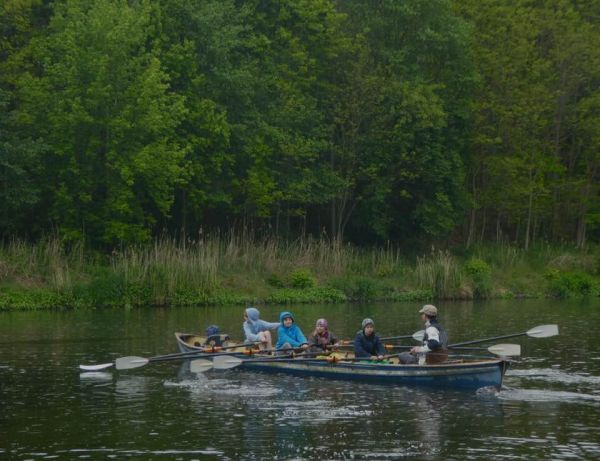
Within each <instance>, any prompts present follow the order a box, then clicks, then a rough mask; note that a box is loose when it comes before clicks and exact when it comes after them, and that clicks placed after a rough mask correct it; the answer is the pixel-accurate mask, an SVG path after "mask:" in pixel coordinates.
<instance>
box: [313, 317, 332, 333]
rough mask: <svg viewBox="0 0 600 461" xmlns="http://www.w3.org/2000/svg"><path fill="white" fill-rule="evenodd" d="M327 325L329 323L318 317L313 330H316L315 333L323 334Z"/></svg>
mask: <svg viewBox="0 0 600 461" xmlns="http://www.w3.org/2000/svg"><path fill="white" fill-rule="evenodd" d="M328 327H329V324H328V323H327V320H325V319H319V320H317V323H316V325H315V331H316V332H317V334H323V333H325V332H326V331H327V328H328Z"/></svg>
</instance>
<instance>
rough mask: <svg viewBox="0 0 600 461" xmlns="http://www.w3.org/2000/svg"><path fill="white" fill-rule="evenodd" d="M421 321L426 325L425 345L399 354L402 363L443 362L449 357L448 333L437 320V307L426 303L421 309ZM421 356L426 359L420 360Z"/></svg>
mask: <svg viewBox="0 0 600 461" xmlns="http://www.w3.org/2000/svg"><path fill="white" fill-rule="evenodd" d="M419 314H421V321H422V322H423V324H424V326H425V335H424V336H423V345H422V346H417V347H413V348H412V349H411V350H410V352H403V353H402V354H400V355H399V356H398V359H399V360H400V363H403V364H414V363H421V362H423V363H427V364H428V365H431V364H435V363H443V362H445V361H446V360H447V359H448V349H447V348H448V334H447V333H446V330H444V327H442V325H440V323H439V322H438V320H437V316H438V310H437V307H435V306H433V305H431V304H426V305H425V306H423V307H422V309H421V310H420V311H419ZM421 357H423V358H424V360H419V359H420V358H421Z"/></svg>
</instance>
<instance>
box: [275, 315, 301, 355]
mask: <svg viewBox="0 0 600 461" xmlns="http://www.w3.org/2000/svg"><path fill="white" fill-rule="evenodd" d="M285 317H292V320H294V316H293V315H292V314H291V313H290V312H282V313H281V314H279V321H280V322H281V325H279V328H278V329H277V344H276V345H275V349H281V348H282V347H283V345H284V344H286V343H288V344H289V345H290V346H292V347H300V346H302V344H307V343H308V341H307V340H306V338H305V337H304V335H303V334H302V330H300V328H299V327H298V325H296V322H294V323H292V326H291V327H284V326H283V319H284V318H285Z"/></svg>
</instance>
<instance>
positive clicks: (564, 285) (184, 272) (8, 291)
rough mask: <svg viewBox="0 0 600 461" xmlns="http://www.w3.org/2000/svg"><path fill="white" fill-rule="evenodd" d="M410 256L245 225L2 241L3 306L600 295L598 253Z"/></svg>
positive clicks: (480, 250) (481, 250)
mask: <svg viewBox="0 0 600 461" xmlns="http://www.w3.org/2000/svg"><path fill="white" fill-rule="evenodd" d="M458 250H460V251H455V252H451V251H448V250H432V251H431V252H429V253H428V254H425V255H421V256H416V257H414V258H413V259H411V258H410V257H409V256H408V255H405V254H402V253H401V252H400V251H399V250H398V249H397V248H393V247H391V246H388V247H385V248H357V247H355V246H353V245H349V244H340V243H336V242H333V243H332V242H330V241H328V240H325V239H321V240H315V239H306V240H296V241H284V240H277V239H275V238H267V239H264V240H256V239H251V238H248V237H244V236H243V235H242V236H240V235H235V234H230V235H228V236H226V237H219V236H212V237H205V238H202V239H200V240H195V241H194V240H186V241H185V242H177V241H175V240H172V239H161V240H157V241H156V242H155V243H154V244H153V245H149V246H144V247H130V248H125V249H122V250H121V251H114V252H112V253H110V254H98V253H95V252H88V251H85V250H84V248H83V247H82V246H71V247H65V246H64V245H63V244H62V243H61V242H60V241H59V240H58V239H44V240H41V241H39V242H37V243H35V244H28V243H24V242H22V241H19V240H12V241H10V242H7V243H5V244H4V245H2V246H0V308H3V309H34V308H36V309H48V308H56V307H71V308H81V307H113V308H121V307H136V306H148V305H154V306H165V305H198V306H202V305H211V304H212V305H216V304H244V303H247V302H271V303H280V304H285V303H302V302H305V303H310V302H346V301H369V300H389V301H426V300H431V299H471V298H475V297H486V298H510V297H543V296H554V297H574V296H577V297H580V296H598V293H599V289H598V287H599V286H600V283H599V280H600V277H599V271H600V251H599V250H598V249H596V248H594V249H590V250H579V249H575V248H569V247H563V246H549V245H540V246H539V247H536V248H533V249H531V250H529V251H527V252H526V251H524V250H523V249H521V248H518V247H513V246H510V245H506V244H502V245H487V246H478V247H474V248H471V249H469V250H468V251H467V250H464V249H458Z"/></svg>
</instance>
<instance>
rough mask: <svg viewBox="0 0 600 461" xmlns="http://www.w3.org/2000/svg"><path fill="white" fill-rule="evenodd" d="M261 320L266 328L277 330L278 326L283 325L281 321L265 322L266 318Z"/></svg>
mask: <svg viewBox="0 0 600 461" xmlns="http://www.w3.org/2000/svg"><path fill="white" fill-rule="evenodd" d="M261 322H262V323H263V325H264V328H265V330H277V328H279V327H280V326H281V323H279V322H265V321H264V320H261Z"/></svg>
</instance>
